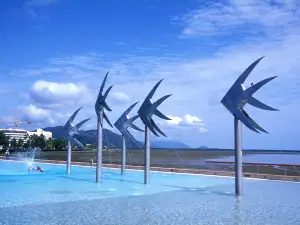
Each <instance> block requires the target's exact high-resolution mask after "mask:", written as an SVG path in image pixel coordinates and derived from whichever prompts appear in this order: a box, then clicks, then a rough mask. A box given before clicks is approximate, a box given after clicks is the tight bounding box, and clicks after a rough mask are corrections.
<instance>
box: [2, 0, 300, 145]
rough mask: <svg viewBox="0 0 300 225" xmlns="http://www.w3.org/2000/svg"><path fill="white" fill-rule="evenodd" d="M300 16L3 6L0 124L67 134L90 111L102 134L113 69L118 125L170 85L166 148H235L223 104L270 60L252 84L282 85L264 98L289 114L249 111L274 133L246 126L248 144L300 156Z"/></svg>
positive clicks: (158, 5) (235, 6)
mask: <svg viewBox="0 0 300 225" xmlns="http://www.w3.org/2000/svg"><path fill="white" fill-rule="evenodd" d="M299 17H300V8H299V2H298V1H297V0H286V1H283V0H273V1H270V0H265V1H263V0H252V1H250V0H249V1H239V0H227V1H225V0H223V1H200V0H189V1H179V0H178V1H176V0H172V1H171V0H168V1H167V0H166V1H158V0H152V1H146V0H144V1H137V0H135V1H133V0H131V1H116V0H110V1H108V0H107V1H104V0H103V1H96V0H89V1H79V0H73V1H68V0H40V1H38V0H31V1H29V0H27V1H19V0H11V1H1V3H0V29H1V30H0V32H1V35H0V45H1V52H0V77H1V84H2V85H1V87H0V92H1V95H0V99H1V102H2V104H1V115H0V117H1V119H14V118H15V117H16V116H19V117H21V118H22V119H23V120H29V121H31V122H33V124H32V125H27V126H26V129H34V128H37V127H45V126H54V125H61V124H63V123H64V122H65V121H66V119H67V118H68V116H69V115H70V114H71V113H72V112H73V111H74V110H75V109H77V107H79V106H81V105H82V106H83V107H84V108H83V110H82V111H81V112H80V114H79V116H78V120H80V119H84V118H87V117H91V118H92V120H91V121H90V122H89V123H87V124H86V127H85V128H86V129H91V128H95V127H96V115H95V112H94V107H93V105H94V103H95V98H96V96H97V94H98V93H97V92H98V89H99V86H100V85H101V82H102V79H103V77H104V75H105V73H106V71H107V70H110V74H109V78H108V81H107V87H108V85H114V86H113V89H112V91H111V94H110V96H109V98H108V104H109V105H110V107H111V108H112V110H113V111H112V112H110V113H108V115H109V118H110V119H111V121H112V122H114V121H115V120H116V119H117V118H118V116H119V115H120V114H121V113H122V112H123V111H124V110H125V109H126V108H127V107H128V106H129V105H130V104H132V103H133V102H135V101H142V100H143V98H144V97H145V96H146V94H147V92H148V91H149V90H150V89H151V88H152V86H153V85H154V84H155V83H156V82H157V81H159V80H160V79H161V78H165V80H164V81H163V82H162V84H161V86H160V88H159V89H158V91H157V94H156V95H155V96H154V98H155V99H158V98H159V97H161V96H163V95H164V94H169V93H171V94H173V95H172V97H170V98H169V99H168V100H166V101H165V102H164V104H162V105H161V106H160V110H161V111H162V112H164V113H165V114H166V115H169V116H170V117H171V118H173V120H172V121H170V122H168V123H167V122H165V121H161V120H160V119H158V118H157V119H156V121H157V123H158V124H159V126H160V127H161V129H162V130H164V131H165V133H166V134H167V135H168V139H171V140H179V141H182V142H184V143H186V144H188V145H190V146H193V147H197V146H201V145H207V146H209V147H220V148H223V147H224V148H232V147H233V144H234V142H233V117H232V116H231V115H230V114H229V112H228V111H227V110H226V109H225V108H224V107H223V106H222V105H221V104H220V100H221V99H222V97H223V96H224V94H225V93H226V91H227V89H228V88H229V87H230V86H231V85H232V83H233V82H234V81H235V79H236V78H237V77H238V76H239V75H240V73H242V72H243V70H244V69H245V68H246V67H247V66H248V65H249V64H251V63H252V62H253V61H254V60H256V59H257V58H259V57H261V56H265V58H264V59H263V60H262V61H261V62H260V64H259V65H258V66H257V68H255V70H254V71H253V73H252V74H251V75H250V76H249V78H248V80H247V81H246V83H245V85H246V86H247V85H248V86H249V84H250V83H251V82H257V81H259V80H262V79H264V78H266V77H269V76H279V77H278V78H276V79H275V80H274V81H272V82H271V83H270V84H268V85H266V86H265V87H264V88H263V90H261V91H259V92H258V93H256V94H255V97H257V98H258V99H260V100H261V101H263V102H265V103H267V104H269V105H271V106H273V107H275V108H278V109H280V111H279V112H266V111H261V110H258V109H255V108H253V107H251V106H247V107H246V110H247V112H249V113H250V114H251V116H252V117H253V118H254V120H255V121H256V122H258V124H260V125H261V126H262V127H263V128H265V129H266V130H267V131H269V132H270V134H269V135H266V134H255V133H253V132H250V131H248V130H247V128H244V129H243V136H244V139H243V146H244V148H262V149H274V148H275V149H299V148H300V144H299V141H298V139H299V137H298V134H299V132H300V128H299V126H298V124H299V122H300V119H299V118H300V110H299V103H300V102H299V97H300V93H299V88H298V86H299V83H300V77H299V71H300V64H299V62H300V55H299V52H300V45H299V41H300V35H299V33H300V32H299V31H300V30H299V27H300V26H299V25H300V24H299V23H300V22H299V21H300V18H299ZM155 99H154V100H155ZM138 107H139V106H138ZM138 107H137V108H136V109H135V111H134V110H133V113H135V112H136V110H137V109H138ZM137 124H138V125H139V126H142V125H141V122H140V121H139V122H138V123H137ZM1 126H9V124H6V123H2V124H1ZM24 128H25V125H24ZM116 132H117V131H116ZM133 134H134V136H135V137H136V138H137V139H142V138H143V137H142V134H141V133H136V132H133ZM161 139H163V138H161Z"/></svg>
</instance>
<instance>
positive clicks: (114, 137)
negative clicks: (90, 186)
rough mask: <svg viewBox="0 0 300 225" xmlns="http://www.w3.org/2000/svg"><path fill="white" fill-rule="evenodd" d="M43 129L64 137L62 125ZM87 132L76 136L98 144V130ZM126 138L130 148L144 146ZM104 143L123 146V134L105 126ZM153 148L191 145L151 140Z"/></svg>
mask: <svg viewBox="0 0 300 225" xmlns="http://www.w3.org/2000/svg"><path fill="white" fill-rule="evenodd" d="M42 129H43V130H45V131H50V132H52V137H53V138H62V137H63V134H64V131H63V127H62V126H56V127H45V128H42ZM85 132H86V133H88V134H90V135H91V136H90V137H89V136H77V137H76V138H77V139H78V140H79V141H80V142H81V143H83V144H97V130H86V131H85ZM125 139H126V147H127V148H129V149H141V148H143V147H144V143H143V142H140V141H137V140H136V139H135V138H134V137H132V136H131V137H125ZM103 145H104V146H107V147H108V148H122V136H121V135H119V134H116V133H114V132H112V131H110V130H108V129H105V128H104V129H103ZM151 148H167V149H168V148H171V149H172V148H176V149H187V148H191V147H190V146H188V145H186V144H184V143H182V142H179V141H168V140H151Z"/></svg>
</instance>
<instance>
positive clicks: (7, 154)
mask: <svg viewBox="0 0 300 225" xmlns="http://www.w3.org/2000/svg"><path fill="white" fill-rule="evenodd" d="M5 159H9V151H8V150H6V152H5Z"/></svg>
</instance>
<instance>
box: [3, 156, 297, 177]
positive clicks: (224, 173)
mask: <svg viewBox="0 0 300 225" xmlns="http://www.w3.org/2000/svg"><path fill="white" fill-rule="evenodd" d="M0 159H5V157H3V156H0ZM10 159H12V160H16V161H18V159H17V158H12V157H10ZM19 161H21V160H19ZM35 161H36V162H40V163H53V164H66V163H67V162H66V161H59V160H41V159H37V160H35ZM72 165H78V166H90V163H87V162H74V161H73V162H72ZM95 166H96V163H94V167H95ZM103 167H105V168H115V169H118V168H121V165H117V164H103ZM126 169H134V170H144V167H143V166H133V165H126ZM151 171H161V172H176V173H190V174H200V175H201V174H202V175H215V176H226V177H234V172H228V171H214V170H196V169H177V168H163V167H151ZM244 177H247V178H256V179H267V180H280V181H294V182H300V176H284V175H272V174H256V173H244Z"/></svg>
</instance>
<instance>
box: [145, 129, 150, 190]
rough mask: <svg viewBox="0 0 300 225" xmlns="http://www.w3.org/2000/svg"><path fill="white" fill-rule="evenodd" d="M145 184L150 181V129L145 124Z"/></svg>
mask: <svg viewBox="0 0 300 225" xmlns="http://www.w3.org/2000/svg"><path fill="white" fill-rule="evenodd" d="M144 164H145V168H144V171H145V175H144V184H149V183H150V130H149V128H148V127H147V126H145V154H144Z"/></svg>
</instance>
